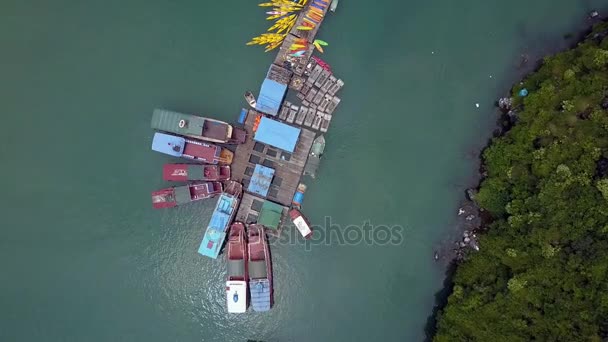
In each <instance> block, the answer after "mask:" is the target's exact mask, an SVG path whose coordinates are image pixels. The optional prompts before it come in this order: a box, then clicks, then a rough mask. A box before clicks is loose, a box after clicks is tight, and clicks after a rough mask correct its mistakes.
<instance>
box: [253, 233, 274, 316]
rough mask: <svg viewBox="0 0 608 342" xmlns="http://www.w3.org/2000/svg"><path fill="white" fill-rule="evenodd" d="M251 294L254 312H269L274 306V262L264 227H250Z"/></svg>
mask: <svg viewBox="0 0 608 342" xmlns="http://www.w3.org/2000/svg"><path fill="white" fill-rule="evenodd" d="M247 235H248V238H249V242H248V244H247V246H248V247H249V265H248V269H247V271H248V273H249V293H250V294H251V296H250V298H251V306H252V307H253V310H254V311H268V310H270V307H271V306H272V302H273V299H272V291H273V290H272V262H271V260H270V248H269V247H268V241H266V233H264V226H262V225H258V224H252V225H249V228H248V234H247Z"/></svg>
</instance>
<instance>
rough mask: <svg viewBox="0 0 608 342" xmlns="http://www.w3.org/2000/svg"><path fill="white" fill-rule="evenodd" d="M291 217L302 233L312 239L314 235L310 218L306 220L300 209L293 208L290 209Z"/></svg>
mask: <svg viewBox="0 0 608 342" xmlns="http://www.w3.org/2000/svg"><path fill="white" fill-rule="evenodd" d="M289 217H290V218H291V221H292V222H293V224H294V225H295V226H296V228H297V229H298V231H299V232H300V234H302V236H303V237H304V238H305V239H310V237H311V236H312V228H311V227H310V224H308V220H306V218H305V217H304V215H302V213H301V212H300V211H299V210H298V209H295V208H293V209H291V210H289Z"/></svg>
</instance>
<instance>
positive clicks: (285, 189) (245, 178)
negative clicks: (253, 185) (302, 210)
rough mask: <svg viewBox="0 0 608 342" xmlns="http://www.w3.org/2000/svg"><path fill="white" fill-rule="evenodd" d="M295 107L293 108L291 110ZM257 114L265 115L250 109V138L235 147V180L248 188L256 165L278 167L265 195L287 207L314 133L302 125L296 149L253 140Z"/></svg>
mask: <svg viewBox="0 0 608 342" xmlns="http://www.w3.org/2000/svg"><path fill="white" fill-rule="evenodd" d="M292 110H293V109H292V108H290V111H292ZM296 113H297V111H296ZM258 115H262V114H260V113H258V112H256V111H254V110H249V111H248V113H247V118H246V120H245V130H246V131H247V135H248V137H247V141H246V142H245V143H244V144H241V145H238V146H237V148H236V152H235V154H234V161H233V163H232V179H234V180H236V181H239V182H241V183H243V186H244V189H245V191H246V190H247V187H248V186H249V181H250V180H251V176H252V174H253V169H254V167H255V165H256V164H260V165H264V166H267V167H270V168H273V169H274V170H275V173H274V178H273V180H272V182H271V184H270V189H269V190H268V195H267V197H266V198H268V199H270V200H271V201H273V202H276V203H280V204H282V205H284V206H290V205H291V201H292V199H293V195H294V194H295V192H296V189H297V187H298V184H300V178H301V176H302V172H303V171H304V166H305V164H306V160H307V158H308V153H309V152H310V148H311V147H312V142H313V140H314V138H315V133H314V132H312V131H310V130H308V129H306V128H301V132H300V137H299V139H298V143H297V145H296V148H295V150H294V152H293V153H288V152H285V151H281V150H278V149H276V148H274V147H272V146H268V145H265V144H262V143H259V142H256V141H254V140H253V136H254V134H253V125H254V123H255V119H256V117H257V116H258Z"/></svg>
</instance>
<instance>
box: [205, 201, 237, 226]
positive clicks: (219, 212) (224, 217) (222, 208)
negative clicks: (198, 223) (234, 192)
mask: <svg viewBox="0 0 608 342" xmlns="http://www.w3.org/2000/svg"><path fill="white" fill-rule="evenodd" d="M235 204H236V199H235V198H234V197H231V196H228V195H226V194H222V195H221V196H220V199H219V200H218V201H217V204H216V205H215V210H214V211H213V214H212V215H211V220H210V221H209V227H208V229H215V230H218V231H222V232H224V231H226V229H227V228H228V225H229V224H230V218H231V217H232V212H233V211H234V207H235Z"/></svg>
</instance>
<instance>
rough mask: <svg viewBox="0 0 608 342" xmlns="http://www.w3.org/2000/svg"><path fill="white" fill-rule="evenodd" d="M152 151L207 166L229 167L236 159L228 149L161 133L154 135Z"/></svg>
mask: <svg viewBox="0 0 608 342" xmlns="http://www.w3.org/2000/svg"><path fill="white" fill-rule="evenodd" d="M152 150H154V151H156V152H160V153H164V154H168V155H170V156H174V157H181V158H186V159H190V160H195V161H198V162H202V163H207V164H224V165H229V164H231V163H232V159H233V158H234V153H233V152H232V151H230V150H228V149H226V148H222V147H220V146H217V145H213V144H207V143H204V142H202V141H198V140H194V139H186V138H184V137H180V136H177V135H171V134H166V133H160V132H156V133H154V138H153V139H152Z"/></svg>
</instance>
